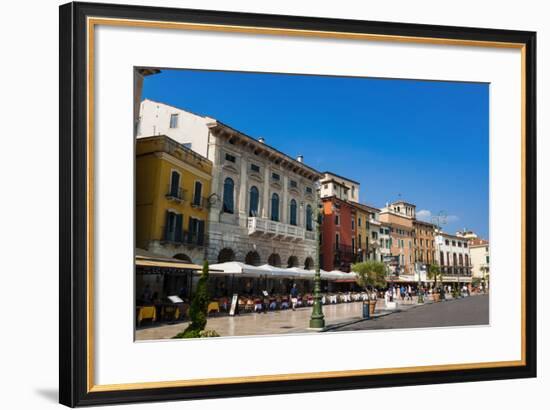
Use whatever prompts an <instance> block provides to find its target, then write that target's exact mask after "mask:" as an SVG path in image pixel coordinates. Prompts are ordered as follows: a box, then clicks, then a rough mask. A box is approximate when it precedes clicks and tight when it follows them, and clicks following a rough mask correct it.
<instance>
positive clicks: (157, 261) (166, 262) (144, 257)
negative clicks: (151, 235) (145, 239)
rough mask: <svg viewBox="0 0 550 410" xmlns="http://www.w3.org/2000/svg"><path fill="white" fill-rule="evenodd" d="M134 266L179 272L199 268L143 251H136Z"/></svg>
mask: <svg viewBox="0 0 550 410" xmlns="http://www.w3.org/2000/svg"><path fill="white" fill-rule="evenodd" d="M135 260H136V266H140V267H150V268H170V269H181V270H187V271H189V270H192V271H196V270H200V269H202V267H201V266H199V265H195V264H193V263H189V262H186V261H182V260H179V259H174V258H168V257H165V256H162V255H158V254H155V253H152V252H149V251H146V250H145V249H140V248H137V249H136V258H135Z"/></svg>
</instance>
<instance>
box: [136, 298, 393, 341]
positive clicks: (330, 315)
mask: <svg viewBox="0 0 550 410" xmlns="http://www.w3.org/2000/svg"><path fill="white" fill-rule="evenodd" d="M383 306H384V304H383V301H380V302H379V303H378V305H377V307H379V311H380V310H381V309H382V308H383ZM311 309H312V308H311V307H303V308H298V309H296V310H295V311H292V310H291V309H288V310H282V311H275V312H268V313H265V314H264V313H246V314H242V315H237V316H227V315H220V316H211V317H209V318H208V323H207V325H206V328H207V329H214V330H215V331H216V332H218V333H219V334H220V335H221V336H250V335H273V334H281V333H297V332H307V331H311V330H308V329H307V327H308V324H309V318H310V317H311ZM361 309H362V303H361V302H351V303H341V304H337V305H336V304H335V305H324V306H323V313H324V315H325V321H326V324H327V325H335V324H338V323H342V322H344V323H345V322H348V321H352V320H359V319H361V315H362V310H361ZM188 324H189V323H188V322H182V323H177V324H173V325H162V326H156V327H150V328H146V329H138V330H137V331H136V340H151V339H166V338H171V337H172V336H174V335H176V334H177V333H179V332H181V331H182V330H184V329H185V328H186V327H187V326H188Z"/></svg>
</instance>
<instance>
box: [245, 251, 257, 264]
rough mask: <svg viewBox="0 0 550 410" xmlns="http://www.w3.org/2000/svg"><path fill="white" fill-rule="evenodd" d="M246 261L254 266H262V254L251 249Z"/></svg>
mask: <svg viewBox="0 0 550 410" xmlns="http://www.w3.org/2000/svg"><path fill="white" fill-rule="evenodd" d="M244 263H246V264H247V265H252V266H260V264H261V262H260V254H259V253H258V252H256V251H250V252H248V253H247V254H246V257H245V259H244Z"/></svg>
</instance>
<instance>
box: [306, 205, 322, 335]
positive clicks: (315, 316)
mask: <svg viewBox="0 0 550 410" xmlns="http://www.w3.org/2000/svg"><path fill="white" fill-rule="evenodd" d="M321 206H322V202H319V203H318V204H317V206H316V207H315V209H316V211H315V221H316V223H317V224H316V225H317V226H316V227H315V231H316V233H315V248H316V255H315V276H314V279H313V310H312V311H311V318H310V319H309V327H310V328H312V329H323V328H324V327H325V315H324V314H323V304H322V302H321V243H320V237H321V215H322V212H321Z"/></svg>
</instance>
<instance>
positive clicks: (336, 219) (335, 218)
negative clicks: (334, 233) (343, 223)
mask: <svg viewBox="0 0 550 410" xmlns="http://www.w3.org/2000/svg"><path fill="white" fill-rule="evenodd" d="M334 223H335V224H336V225H340V215H334Z"/></svg>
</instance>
